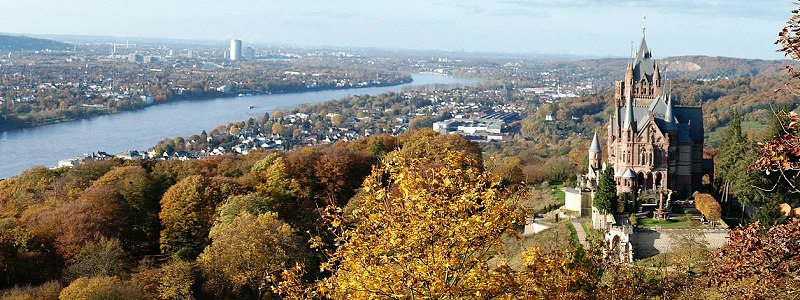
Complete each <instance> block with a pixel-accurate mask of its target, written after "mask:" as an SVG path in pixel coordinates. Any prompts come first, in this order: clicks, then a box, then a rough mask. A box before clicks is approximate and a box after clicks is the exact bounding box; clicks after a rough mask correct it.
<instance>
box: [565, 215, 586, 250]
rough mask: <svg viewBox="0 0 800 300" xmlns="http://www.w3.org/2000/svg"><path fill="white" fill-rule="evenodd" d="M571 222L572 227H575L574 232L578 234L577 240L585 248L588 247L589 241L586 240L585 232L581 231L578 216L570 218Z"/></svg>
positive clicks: (581, 227)
mask: <svg viewBox="0 0 800 300" xmlns="http://www.w3.org/2000/svg"><path fill="white" fill-rule="evenodd" d="M570 221H571V222H572V227H575V233H577V234H578V241H580V242H581V245H582V246H583V247H584V248H586V247H589V243H588V242H586V232H585V231H583V226H581V222H578V218H574V217H573V218H570Z"/></svg>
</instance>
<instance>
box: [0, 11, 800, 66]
mask: <svg viewBox="0 0 800 300" xmlns="http://www.w3.org/2000/svg"><path fill="white" fill-rule="evenodd" d="M0 3H1V4H2V5H1V6H2V7H3V8H2V11H3V13H2V16H1V17H0V31H2V32H6V33H17V34H59V35H60V34H74V35H102V36H118V37H158V38H177V39H202V40H220V44H221V45H220V46H221V47H226V46H227V45H226V43H224V42H223V41H225V40H228V39H231V38H239V39H241V40H242V41H243V42H244V43H245V44H247V43H251V44H272V45H297V46H339V47H374V48H399V49H423V50H429V49H430V50H450V51H468V52H504V53H525V54H530V53H538V54H577V55H586V56H614V57H625V56H628V55H629V54H630V51H631V50H630V49H631V42H634V43H635V44H636V46H637V47H638V44H639V41H640V39H641V37H642V27H643V25H644V27H645V28H646V33H645V34H646V36H647V43H648V45H649V46H650V48H651V50H652V52H653V55H654V56H655V57H656V58H658V57H667V56H677V55H710V56H731V57H742V58H761V59H779V58H783V55H782V54H781V53H777V52H775V50H776V49H777V47H776V45H774V44H773V43H774V42H775V40H776V38H777V33H778V32H779V31H780V29H781V28H782V27H783V26H784V25H785V22H786V20H787V19H789V18H790V17H791V12H790V11H791V10H792V8H794V5H793V4H792V0H707V1H704V0H650V1H646V0H626V1H622V0H620V1H615V0H594V1H592V0H558V1H556V0H482V1H454V0H403V1H396V0H336V1H334V0H325V1H323V0H316V1H314V0H284V1H274V0H238V1H231V0H215V1H210V0H135V1H134V0H24V1H23V0H0ZM645 17H646V19H645Z"/></svg>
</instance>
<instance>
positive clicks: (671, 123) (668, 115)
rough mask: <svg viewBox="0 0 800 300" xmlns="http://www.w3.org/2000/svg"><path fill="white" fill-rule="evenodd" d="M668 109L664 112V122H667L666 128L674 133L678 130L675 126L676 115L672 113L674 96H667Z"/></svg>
mask: <svg viewBox="0 0 800 300" xmlns="http://www.w3.org/2000/svg"><path fill="white" fill-rule="evenodd" d="M666 100H667V109H666V111H665V112H664V121H665V125H666V126H665V128H664V129H666V130H667V131H674V130H676V129H677V128H676V126H675V115H674V114H673V112H672V95H668V96H667V99H666Z"/></svg>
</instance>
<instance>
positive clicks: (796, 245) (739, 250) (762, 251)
mask: <svg viewBox="0 0 800 300" xmlns="http://www.w3.org/2000/svg"><path fill="white" fill-rule="evenodd" d="M762 231H764V229H763V228H762V226H761V224H759V223H754V224H751V225H748V226H746V227H742V228H736V229H733V230H732V231H731V233H730V242H729V243H728V245H727V246H725V247H723V248H721V249H720V251H718V252H717V253H716V255H715V256H714V258H713V260H712V261H711V263H710V268H709V271H708V273H709V277H710V279H711V283H712V284H713V285H715V286H718V287H719V288H720V290H721V291H722V292H723V294H725V295H726V296H728V297H732V298H737V299H791V298H792V297H795V296H796V295H797V294H798V293H800V281H798V280H797V276H798V273H797V272H798V269H797V266H798V265H800V255H799V254H800V252H799V251H798V249H800V219H798V218H794V219H791V220H790V221H789V222H788V223H786V224H782V225H776V226H773V227H771V228H770V229H769V230H767V231H766V233H764V234H762Z"/></svg>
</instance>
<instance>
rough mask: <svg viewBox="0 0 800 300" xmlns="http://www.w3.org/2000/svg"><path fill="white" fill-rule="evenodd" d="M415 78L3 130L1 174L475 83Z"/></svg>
mask: <svg viewBox="0 0 800 300" xmlns="http://www.w3.org/2000/svg"><path fill="white" fill-rule="evenodd" d="M413 79H414V80H413V81H412V82H410V83H406V84H401V85H396V86H388V87H368V88H352V89H342V90H326V91H316V92H304V93H291V94H274V95H257V96H249V97H235V98H215V99H206V100H187V101H177V102H172V103H167V104H160V105H154V106H150V107H147V108H144V109H142V110H137V111H130V112H123V113H119V114H113V115H105V116H99V117H94V118H90V119H85V120H79V121H73V122H65V123H58V124H53V125H47V126H41V127H34V128H24V129H17V130H10V131H5V132H1V133H0V178H9V177H11V176H15V175H17V174H19V173H20V172H22V171H23V170H26V169H29V168H31V167H33V166H46V167H53V166H55V165H57V164H58V161H59V160H62V159H67V158H72V157H77V156H81V155H84V154H87V153H92V152H97V151H105V152H107V153H110V154H116V153H119V152H122V151H126V150H146V149H149V148H150V147H153V146H155V144H156V142H158V141H159V140H162V139H165V138H170V139H171V138H174V137H177V136H188V135H192V134H199V133H200V132H202V131H203V130H206V131H211V129H213V128H214V127H216V126H217V125H227V124H228V123H231V122H237V121H243V120H247V119H248V118H250V117H254V118H258V117H259V116H261V115H263V114H264V113H265V112H270V113H271V112H272V111H274V110H275V109H290V108H294V107H295V106H297V105H299V104H306V103H319V102H324V101H328V100H335V99H340V98H343V97H348V96H351V95H363V94H368V95H377V94H381V93H384V92H389V91H393V92H399V91H402V90H404V89H405V88H408V87H414V86H416V87H419V86H423V85H431V84H461V85H464V84H469V83H472V82H474V81H472V80H468V79H461V78H452V77H446V76H439V75H433V74H414V75H413ZM251 105H252V106H254V107H253V108H252V109H251V108H249V106H251Z"/></svg>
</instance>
